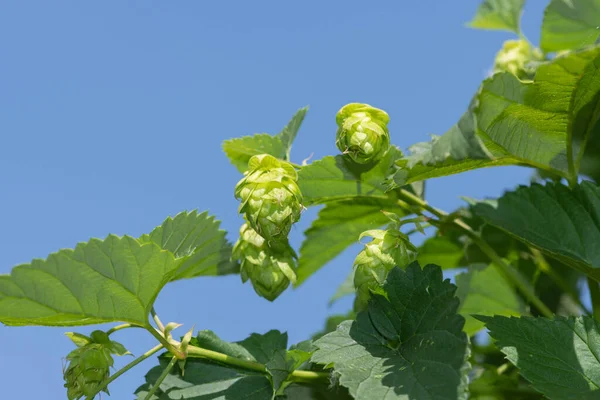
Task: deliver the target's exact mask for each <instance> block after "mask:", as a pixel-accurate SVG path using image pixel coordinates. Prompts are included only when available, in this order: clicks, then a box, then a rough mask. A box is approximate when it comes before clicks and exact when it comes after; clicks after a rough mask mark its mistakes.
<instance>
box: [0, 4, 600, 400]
mask: <svg viewBox="0 0 600 400" xmlns="http://www.w3.org/2000/svg"><path fill="white" fill-rule="evenodd" d="M524 3H525V2H524V0H484V1H483V2H482V3H481V5H480V7H479V9H478V10H477V12H476V14H475V17H474V18H473V20H472V21H471V22H470V23H469V26H470V27H472V28H478V29H493V30H502V31H508V32H511V33H512V34H514V35H518V37H514V38H512V39H509V40H507V41H506V42H505V43H504V45H503V46H502V48H501V49H499V50H498V53H497V56H496V59H495V60H493V74H492V75H491V76H490V77H488V78H487V79H485V80H484V81H483V82H482V84H481V86H480V87H479V88H478V90H477V91H476V93H474V95H473V98H472V100H471V102H470V104H469V105H468V107H467V109H466V110H465V112H464V114H463V115H462V116H461V117H460V119H459V120H458V122H457V123H456V125H454V126H453V127H451V128H450V129H449V130H448V131H447V132H446V133H445V134H443V135H441V136H434V137H433V138H432V140H431V141H429V142H422V143H417V144H415V145H413V146H411V147H410V148H409V149H408V152H407V153H406V154H405V153H403V152H402V151H401V150H400V149H399V148H397V147H396V146H394V145H393V144H391V136H390V130H389V128H388V122H389V120H390V117H389V116H388V114H387V113H386V112H385V111H383V110H380V109H378V108H375V107H373V106H370V105H368V104H362V103H351V104H348V105H346V106H344V107H342V108H341V109H340V110H339V112H338V114H337V115H336V118H335V120H336V123H337V126H338V128H337V132H332V133H331V135H330V141H331V143H333V142H335V143H336V144H337V147H338V148H339V150H340V153H341V154H337V155H330V156H326V157H324V158H322V159H321V160H315V161H312V162H311V163H308V164H307V163H306V162H303V163H301V164H298V163H294V162H292V158H291V149H292V144H293V142H294V139H295V138H296V136H297V134H298V132H299V130H300V127H301V125H302V122H303V120H304V118H305V116H306V114H307V110H308V109H307V108H306V107H305V108H301V109H300V110H298V111H297V112H296V113H295V114H294V116H293V117H292V118H291V120H290V121H289V123H288V124H287V125H286V126H285V127H284V128H283V130H282V131H281V132H280V133H278V134H276V135H270V134H266V133H260V134H255V135H252V136H244V137H241V138H234V139H230V140H226V141H225V142H224V143H223V150H224V151H225V153H226V155H227V157H229V159H230V161H231V163H232V164H233V165H234V166H235V167H236V168H237V169H238V170H239V171H240V172H241V173H243V176H242V177H240V181H239V182H238V184H237V185H236V186H235V189H234V190H233V192H234V193H233V194H234V195H235V197H236V198H237V199H238V200H239V201H240V208H239V212H240V213H242V214H243V215H244V218H245V223H244V224H243V225H242V227H241V229H240V232H239V238H238V239H237V241H236V242H235V245H233V246H232V245H231V244H230V242H229V241H228V240H227V239H226V232H224V231H222V230H220V229H219V224H220V223H219V221H217V220H216V219H215V217H213V216H211V215H209V214H208V213H207V212H201V213H199V212H197V211H191V212H182V213H180V214H178V215H176V216H174V217H172V218H171V217H169V218H167V219H166V220H165V221H164V222H163V223H162V224H161V225H160V226H158V227H156V228H155V229H154V230H152V231H151V232H150V233H148V234H144V235H142V236H140V237H139V238H134V237H131V236H121V237H119V236H115V235H109V236H108V237H106V238H105V239H95V238H94V239H90V240H89V241H87V242H85V243H79V244H78V245H77V246H75V248H74V249H72V250H71V249H63V250H60V251H58V252H56V253H53V254H50V255H49V256H48V257H47V258H46V259H35V260H33V261H32V262H31V263H28V264H24V265H18V266H16V267H15V268H14V269H13V270H12V272H11V273H10V274H9V275H3V276H0V322H2V323H4V324H6V325H12V326H31V325H43V326H79V325H93V324H100V323H107V322H120V324H119V325H116V326H114V327H113V328H110V329H109V330H108V331H106V332H103V331H99V330H96V331H94V332H93V333H92V334H91V335H90V336H85V335H82V334H79V333H69V334H68V336H69V338H70V339H71V340H72V341H73V342H74V343H75V345H76V346H77V348H76V349H74V350H73V351H72V352H70V353H69V354H68V355H67V356H66V361H67V363H68V365H66V366H65V369H64V371H63V377H64V379H65V388H66V392H67V397H68V398H69V399H80V398H83V397H85V398H87V399H93V398H95V397H96V396H98V393H101V392H105V393H108V392H109V385H110V384H111V382H113V381H114V380H115V379H117V378H118V377H119V376H121V375H122V374H123V373H125V372H126V371H128V370H129V369H131V368H133V367H135V366H136V365H138V364H139V363H140V362H142V361H143V360H146V359H148V358H150V357H151V356H153V355H154V354H156V353H158V352H159V351H162V354H161V355H159V356H158V360H157V364H158V365H156V366H155V367H153V368H152V369H150V371H149V372H148V373H147V374H146V382H145V383H144V384H143V385H142V386H140V388H139V389H138V390H137V392H136V396H137V398H138V399H140V400H141V399H155V400H165V399H227V400H236V399H249V400H263V399H264V400H273V399H289V400H300V399H309V400H311V399H314V400H322V399H334V400H336V399H337V400H348V399H359V400H361V399H386V400H393V399H411V400H420V399H432V400H433V399H449V400H450V399H452V400H459V399H467V398H470V399H498V400H500V399H524V400H529V399H541V398H549V399H558V400H560V399H597V398H600V373H599V371H600V361H599V360H600V325H599V324H600V322H599V318H600V285H599V282H600V247H599V246H598V243H600V187H599V186H598V183H600V161H598V160H600V43H599V42H598V37H599V35H600V30H598V28H597V26H598V23H599V21H600V0H568V1H567V0H551V1H550V3H549V5H548V7H547V8H546V11H545V14H544V17H543V24H542V29H541V30H542V31H541V42H540V44H539V46H536V45H534V44H533V43H531V42H529V41H528V40H527V39H526V38H525V36H524V34H523V33H522V31H521V24H520V15H521V13H522V9H523V6H524ZM552 53H555V54H552ZM490 61H492V60H490ZM504 165H516V166H521V167H528V168H531V169H532V171H533V172H534V174H533V177H532V183H531V184H529V185H527V186H521V187H518V188H515V189H514V190H509V191H507V192H506V193H505V194H504V195H502V196H500V197H499V198H497V199H488V200H473V199H468V204H466V205H465V207H462V208H460V209H458V210H454V211H453V212H450V213H448V212H445V211H443V210H440V209H437V208H435V207H433V206H432V205H430V204H429V203H428V202H427V201H426V200H425V199H424V198H423V190H422V189H423V187H424V186H423V185H424V181H426V180H427V179H431V178H438V177H443V176H447V175H453V174H458V173H463V172H466V171H470V170H474V169H479V168H488V167H497V166H504ZM590 179H591V180H590ZM594 181H595V182H594ZM232 186H233V185H232ZM314 206H321V207H322V208H321V210H320V211H319V213H318V216H317V218H316V219H315V220H314V221H312V224H311V225H310V227H309V228H308V229H307V230H306V232H305V239H304V241H303V243H302V244H301V245H300V246H299V249H294V248H293V247H292V246H291V245H290V243H289V241H288V234H289V232H290V231H291V229H292V226H293V224H295V223H296V222H297V221H298V220H299V219H300V217H301V214H302V211H303V210H304V209H305V208H306V207H314ZM423 225H427V226H431V227H433V228H434V230H435V232H434V233H433V235H431V236H430V237H428V238H427V239H426V240H425V241H424V242H423V243H422V244H421V245H420V246H415V245H414V244H413V243H412V242H411V240H412V236H413V235H414V234H415V233H417V232H423ZM366 237H368V238H370V239H369V240H367V241H365V242H363V243H362V244H363V245H364V248H363V249H362V250H360V252H359V253H358V254H357V255H356V259H355V262H354V263H353V265H348V266H347V272H346V273H347V278H346V279H345V281H344V283H343V284H342V285H341V286H340V287H339V288H338V289H337V291H336V292H335V293H332V298H331V301H332V302H333V301H335V300H337V299H339V298H341V297H343V296H355V302H354V305H353V307H352V309H351V310H349V311H348V313H346V314H341V315H334V316H330V318H329V319H328V320H327V321H326V322H325V324H324V329H323V330H322V331H321V332H317V333H315V334H314V336H313V337H312V338H310V339H308V340H306V341H304V342H301V343H298V344H295V345H292V346H289V344H288V338H287V334H286V333H282V332H279V331H275V330H273V331H269V332H266V333H264V334H258V333H254V334H252V335H250V336H249V337H248V338H246V339H244V340H242V341H238V342H233V343H229V342H225V341H223V340H222V339H220V338H219V337H218V336H217V335H216V334H215V333H214V332H211V331H208V330H200V331H199V332H194V331H193V329H192V330H189V331H188V332H187V333H185V334H184V336H183V337H182V338H180V339H179V340H177V339H176V338H174V336H173V331H174V329H176V328H177V327H179V324H177V323H174V322H169V323H167V324H166V325H165V324H163V322H162V321H161V319H160V317H159V316H158V315H157V314H156V312H155V310H154V302H155V300H156V298H157V296H158V295H159V293H160V291H161V289H162V288H163V287H164V286H165V285H167V284H168V283H169V282H172V281H174V280H178V279H184V278H186V279H190V278H198V277H203V276H217V275H225V274H238V273H239V275H240V278H241V280H242V281H243V282H246V281H250V282H251V284H252V285H253V287H254V289H255V291H256V293H257V294H258V295H259V296H261V297H263V298H265V299H267V300H269V301H275V300H276V299H277V297H278V296H279V295H280V294H281V293H282V292H283V291H285V290H286V289H288V288H289V287H290V286H298V285H301V284H302V283H303V282H305V281H306V280H307V279H310V278H311V277H312V276H313V274H315V272H317V271H318V270H319V269H320V268H323V267H325V266H326V264H327V263H328V262H330V261H332V260H333V259H335V257H336V256H338V255H339V254H340V253H342V252H343V251H344V250H346V249H347V248H348V247H349V246H351V245H352V244H355V243H358V242H359V241H361V240H364V239H365V238H366ZM297 251H298V252H297ZM448 272H451V273H452V275H453V276H454V277H455V284H453V283H451V281H450V280H449V279H444V274H446V273H448ZM313 279H315V278H313ZM584 281H586V282H587V286H588V289H589V293H590V301H589V302H588V300H587V298H585V297H584V296H582V294H581V290H580V287H581V284H582V282H584ZM290 283H291V284H292V285H290ZM589 303H591V310H590V307H589ZM132 327H137V328H142V329H139V330H140V331H147V332H149V333H150V334H151V335H153V336H154V338H155V339H156V341H157V345H156V346H155V347H154V348H152V349H150V350H149V351H148V352H146V353H145V354H143V355H141V356H139V357H137V358H134V359H133V361H131V362H130V363H129V364H127V365H126V366H125V367H123V368H122V369H121V370H119V371H116V372H113V371H111V368H113V364H114V360H113V355H126V354H129V353H128V352H127V350H126V349H125V347H124V346H123V345H121V344H120V343H118V342H116V341H113V340H112V335H113V334H116V333H117V332H118V331H120V330H122V329H127V328H132ZM484 330H485V331H484ZM486 331H487V332H489V336H486V335H488V333H486ZM490 339H491V340H490ZM118 397H119V398H122V397H123V398H124V397H126V395H122V394H119V395H118Z"/></svg>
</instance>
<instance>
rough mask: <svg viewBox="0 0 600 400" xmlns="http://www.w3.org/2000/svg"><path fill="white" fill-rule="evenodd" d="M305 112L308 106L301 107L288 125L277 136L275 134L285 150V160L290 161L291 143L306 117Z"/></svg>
mask: <svg viewBox="0 0 600 400" xmlns="http://www.w3.org/2000/svg"><path fill="white" fill-rule="evenodd" d="M307 111H308V106H306V107H302V108H301V109H299V110H298V111H296V114H294V116H293V117H292V119H291V120H290V122H288V124H287V125H286V126H285V127H284V128H283V130H282V131H281V132H279V134H277V136H276V137H278V138H279V139H280V140H281V144H282V145H283V148H284V149H285V158H284V159H285V160H289V159H290V150H291V149H292V143H293V142H294V139H296V135H297V134H298V131H299V130H300V126H301V125H302V122H303V121H304V117H305V116H306V112H307Z"/></svg>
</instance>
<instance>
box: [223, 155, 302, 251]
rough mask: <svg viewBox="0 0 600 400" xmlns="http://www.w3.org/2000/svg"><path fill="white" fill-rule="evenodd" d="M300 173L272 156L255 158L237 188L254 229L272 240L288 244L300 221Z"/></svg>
mask: <svg viewBox="0 0 600 400" xmlns="http://www.w3.org/2000/svg"><path fill="white" fill-rule="evenodd" d="M297 180H298V174H297V173H296V170H295V169H294V167H292V166H291V164H289V163H287V162H285V161H281V160H278V159H276V158H275V157H273V156H270V155H268V154H261V155H258V156H253V157H252V158H251V159H250V161H249V162H248V171H247V172H246V173H245V176H244V178H243V179H242V180H240V181H239V182H238V184H237V185H236V187H235V197H236V198H238V199H239V200H241V203H242V204H241V205H240V208H239V212H240V213H244V214H245V216H246V219H247V220H248V222H249V224H250V226H251V227H252V228H253V229H254V230H255V231H257V232H258V233H259V234H260V235H261V236H263V237H264V238H266V239H267V240H269V241H270V242H271V241H275V242H276V241H285V240H286V239H287V235H288V234H289V232H290V229H291V228H292V225H293V224H294V223H295V222H297V221H298V220H299V219H300V213H301V212H302V193H301V192H300V188H299V187H298V184H297V183H296V182H297Z"/></svg>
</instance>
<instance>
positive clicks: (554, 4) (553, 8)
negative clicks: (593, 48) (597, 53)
mask: <svg viewBox="0 0 600 400" xmlns="http://www.w3.org/2000/svg"><path fill="white" fill-rule="evenodd" d="M599 21H600V0H552V1H551V2H550V4H549V5H548V7H547V8H546V11H545V13H544V21H543V23H542V37H541V47H542V50H544V51H545V52H548V53H549V52H553V51H560V50H577V49H580V48H583V47H585V46H587V45H590V44H594V42H595V41H596V40H597V39H598V37H599V36H600V29H598V26H599V24H600V23H599Z"/></svg>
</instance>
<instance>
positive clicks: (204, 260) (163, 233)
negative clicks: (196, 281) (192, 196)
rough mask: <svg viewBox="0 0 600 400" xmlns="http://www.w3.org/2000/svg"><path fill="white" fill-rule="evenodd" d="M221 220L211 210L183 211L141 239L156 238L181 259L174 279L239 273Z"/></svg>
mask: <svg viewBox="0 0 600 400" xmlns="http://www.w3.org/2000/svg"><path fill="white" fill-rule="evenodd" d="M220 224H221V222H220V221H218V220H216V219H215V218H214V217H213V216H210V215H208V213H207V212H203V213H200V214H198V212H197V211H196V210H194V211H192V212H181V213H179V214H177V215H176V216H175V217H174V218H171V217H169V218H167V219H166V220H165V221H164V222H163V223H162V225H160V226H158V227H156V228H154V230H153V231H152V232H151V233H150V234H149V235H143V236H142V237H141V238H140V239H139V240H140V241H141V242H154V243H156V244H157V245H158V246H160V247H161V248H162V249H164V250H167V251H170V252H171V253H173V255H174V256H175V258H177V259H181V266H180V267H179V270H178V271H177V274H176V275H174V276H173V279H172V280H177V279H182V278H192V277H195V276H207V275H225V274H233V273H237V272H238V270H239V266H238V265H237V264H235V263H233V262H231V261H230V258H231V245H230V244H229V242H227V240H226V239H225V231H223V230H220V229H219V226H220Z"/></svg>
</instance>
